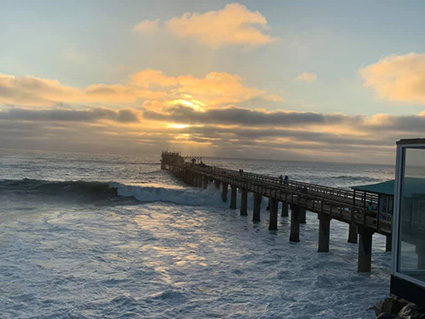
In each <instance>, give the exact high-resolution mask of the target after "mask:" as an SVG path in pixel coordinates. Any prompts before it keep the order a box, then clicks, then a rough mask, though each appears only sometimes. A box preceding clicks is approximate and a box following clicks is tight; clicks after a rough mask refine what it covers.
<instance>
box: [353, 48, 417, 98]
mask: <svg viewBox="0 0 425 319" xmlns="http://www.w3.org/2000/svg"><path fill="white" fill-rule="evenodd" d="M360 73H361V75H362V77H363V79H364V81H365V82H364V85H365V86H366V87H371V88H373V89H374V90H375V91H376V92H377V93H378V94H379V95H380V97H382V98H385V99H388V100H390V101H401V102H421V103H425V54H417V53H409V54H406V55H392V56H388V57H386V58H383V59H381V60H379V61H378V62H377V63H375V64H371V65H369V66H367V67H365V68H363V69H362V70H361V71H360Z"/></svg>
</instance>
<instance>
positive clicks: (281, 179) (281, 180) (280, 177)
mask: <svg viewBox="0 0 425 319" xmlns="http://www.w3.org/2000/svg"><path fill="white" fill-rule="evenodd" d="M279 183H281V184H283V176H282V175H280V176H279Z"/></svg>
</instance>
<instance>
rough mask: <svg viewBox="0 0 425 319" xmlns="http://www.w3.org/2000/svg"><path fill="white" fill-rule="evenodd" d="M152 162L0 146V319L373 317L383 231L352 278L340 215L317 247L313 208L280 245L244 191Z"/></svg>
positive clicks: (281, 164) (321, 170) (382, 174)
mask: <svg viewBox="0 0 425 319" xmlns="http://www.w3.org/2000/svg"><path fill="white" fill-rule="evenodd" d="M159 159H160V154H157V155H143V154H142V153H141V154H140V156H132V157H131V156H119V155H105V154H84V153H64V152H47V151H18V150H0V203H1V205H0V318H14V319H15V318H164V319H165V318H173V319H176V318H244V319H246V318H285V319H290V318H306V319H310V318H338V319H339V318H374V312H373V310H371V307H372V306H373V305H374V304H375V303H376V302H378V301H379V300H381V299H383V298H385V297H387V296H388V294H389V268H390V259H391V255H390V253H388V252H385V238H384V237H383V236H381V235H379V234H375V235H374V236H373V255H372V272H371V273H370V274H358V273H357V272H356V268H357V245H355V244H349V243H347V236H348V225H347V224H344V223H341V222H338V221H335V220H333V221H332V222H331V238H330V252H329V253H317V236H318V220H317V215H316V214H312V213H307V224H305V225H301V230H300V236H301V238H300V239H301V242H300V243H290V242H289V221H288V218H283V217H279V225H278V227H279V230H278V231H277V232H270V231H268V214H267V212H266V210H265V207H266V205H267V203H266V201H263V208H262V212H261V218H262V221H261V222H260V223H253V222H252V221H251V217H252V208H251V206H250V205H251V204H252V201H251V200H250V202H249V208H250V210H249V214H248V215H249V216H248V217H246V216H240V215H239V210H238V209H237V210H231V209H229V205H228V203H223V202H222V201H221V194H220V192H219V191H217V190H216V189H215V187H214V186H213V185H210V186H209V187H208V188H207V189H200V188H193V187H188V186H186V185H184V184H183V183H182V182H181V181H179V180H176V179H175V178H174V177H173V176H172V175H171V174H169V173H167V172H166V171H162V170H161V169H160V163H159ZM203 160H204V162H205V163H207V164H210V165H216V166H221V167H227V168H232V169H243V170H244V171H247V172H248V171H250V172H257V173H261V174H269V175H273V176H279V175H281V174H282V175H288V176H289V178H291V179H294V180H299V181H306V182H311V183H317V184H322V185H328V186H337V187H350V186H353V185H361V184H368V183H376V182H380V181H384V180H388V179H393V178H394V168H393V167H392V166H383V165H354V164H337V163H317V162H314V163H313V162H310V163H309V162H289V161H285V160H284V159H282V161H268V160H249V159H220V158H204V159H203ZM238 200H240V196H238ZM238 207H240V206H239V201H238Z"/></svg>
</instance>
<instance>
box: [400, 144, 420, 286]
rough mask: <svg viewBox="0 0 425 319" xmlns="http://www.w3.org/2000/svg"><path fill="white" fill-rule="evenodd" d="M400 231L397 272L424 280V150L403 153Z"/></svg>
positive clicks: (407, 150)
mask: <svg viewBox="0 0 425 319" xmlns="http://www.w3.org/2000/svg"><path fill="white" fill-rule="evenodd" d="M399 231H400V233H399V235H400V245H399V260H398V267H397V268H398V271H399V272H400V273H403V274H406V275H409V276H411V277H414V278H416V279H419V280H422V281H425V149H421V148H406V149H405V151H404V170H403V176H402V181H401V207H400V228H399Z"/></svg>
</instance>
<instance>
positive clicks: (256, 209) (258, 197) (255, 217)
mask: <svg viewBox="0 0 425 319" xmlns="http://www.w3.org/2000/svg"><path fill="white" fill-rule="evenodd" d="M261 199H262V196H261V194H259V193H254V211H253V214H252V221H254V222H259V221H260V210H261Z"/></svg>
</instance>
